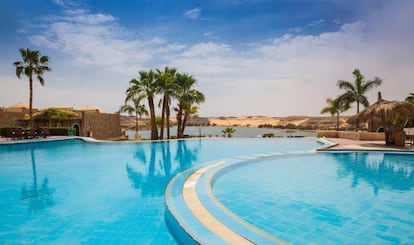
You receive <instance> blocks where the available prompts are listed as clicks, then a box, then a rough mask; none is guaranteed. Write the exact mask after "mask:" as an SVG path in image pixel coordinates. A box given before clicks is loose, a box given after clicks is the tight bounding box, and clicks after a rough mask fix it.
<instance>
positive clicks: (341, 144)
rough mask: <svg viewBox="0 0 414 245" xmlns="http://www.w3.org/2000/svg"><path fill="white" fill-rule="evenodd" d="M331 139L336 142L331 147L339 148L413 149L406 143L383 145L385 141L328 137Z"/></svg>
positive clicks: (413, 148)
mask: <svg viewBox="0 0 414 245" xmlns="http://www.w3.org/2000/svg"><path fill="white" fill-rule="evenodd" d="M329 140H331V141H335V142H337V143H338V145H337V146H335V147H332V148H331V149H341V150H408V151H414V147H413V146H409V145H406V146H405V147H401V146H388V145H385V141H383V140H382V141H365V140H349V139H341V138H329Z"/></svg>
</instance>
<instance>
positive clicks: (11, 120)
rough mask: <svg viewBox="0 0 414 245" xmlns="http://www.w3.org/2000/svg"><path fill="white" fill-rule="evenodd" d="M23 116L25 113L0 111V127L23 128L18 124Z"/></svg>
mask: <svg viewBox="0 0 414 245" xmlns="http://www.w3.org/2000/svg"><path fill="white" fill-rule="evenodd" d="M24 115H25V112H8V111H0V127H14V126H24V125H21V123H20V122H21V120H22V119H23V117H24ZM19 120H20V121H19Z"/></svg>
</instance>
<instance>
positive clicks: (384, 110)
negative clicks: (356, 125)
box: [348, 99, 414, 146]
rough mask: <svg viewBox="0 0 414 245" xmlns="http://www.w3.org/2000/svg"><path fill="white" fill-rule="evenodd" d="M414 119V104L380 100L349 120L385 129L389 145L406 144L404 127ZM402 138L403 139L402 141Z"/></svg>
mask: <svg viewBox="0 0 414 245" xmlns="http://www.w3.org/2000/svg"><path fill="white" fill-rule="evenodd" d="M413 119H414V104H412V103H408V102H405V101H388V100H383V99H379V100H378V101H377V102H375V103H374V104H372V105H370V106H368V107H367V108H366V109H365V110H363V111H361V112H360V113H358V114H357V115H355V116H353V117H351V118H350V119H348V122H349V123H353V122H367V121H370V122H373V123H378V124H380V125H381V126H383V127H384V130H385V143H386V144H387V145H402V146H404V144H405V136H404V131H403V129H404V126H405V125H406V124H407V123H408V122H409V121H410V120H413ZM401 138H402V139H401Z"/></svg>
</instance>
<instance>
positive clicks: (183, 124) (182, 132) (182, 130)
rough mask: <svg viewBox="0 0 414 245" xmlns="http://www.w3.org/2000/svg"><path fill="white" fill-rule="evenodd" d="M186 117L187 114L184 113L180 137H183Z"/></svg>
mask: <svg viewBox="0 0 414 245" xmlns="http://www.w3.org/2000/svg"><path fill="white" fill-rule="evenodd" d="M187 117H188V113H187V112H184V119H183V123H182V125H181V132H180V134H181V137H184V130H185V124H186V123H187Z"/></svg>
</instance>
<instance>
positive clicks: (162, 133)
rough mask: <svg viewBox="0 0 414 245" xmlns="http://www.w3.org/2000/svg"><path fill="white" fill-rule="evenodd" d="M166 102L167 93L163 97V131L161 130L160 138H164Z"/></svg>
mask: <svg viewBox="0 0 414 245" xmlns="http://www.w3.org/2000/svg"><path fill="white" fill-rule="evenodd" d="M165 103H166V98H165V95H164V97H163V98H162V108H161V132H160V139H164V120H165V107H166V106H165Z"/></svg>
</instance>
